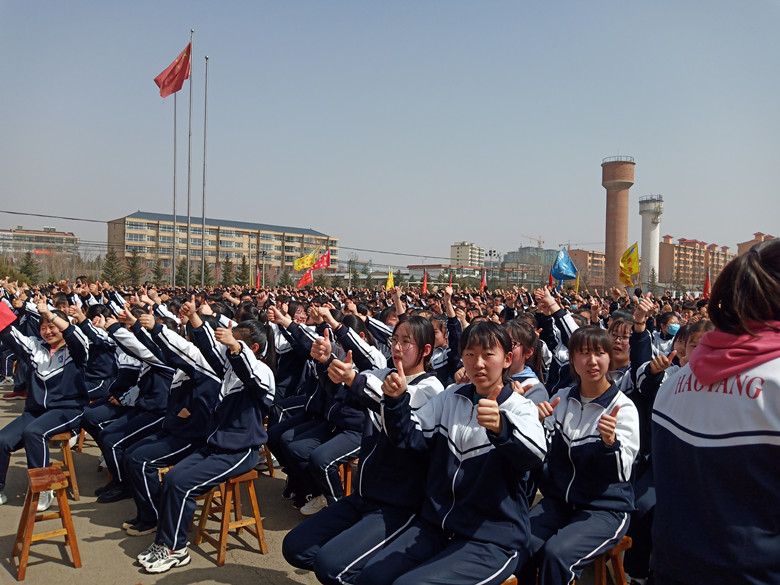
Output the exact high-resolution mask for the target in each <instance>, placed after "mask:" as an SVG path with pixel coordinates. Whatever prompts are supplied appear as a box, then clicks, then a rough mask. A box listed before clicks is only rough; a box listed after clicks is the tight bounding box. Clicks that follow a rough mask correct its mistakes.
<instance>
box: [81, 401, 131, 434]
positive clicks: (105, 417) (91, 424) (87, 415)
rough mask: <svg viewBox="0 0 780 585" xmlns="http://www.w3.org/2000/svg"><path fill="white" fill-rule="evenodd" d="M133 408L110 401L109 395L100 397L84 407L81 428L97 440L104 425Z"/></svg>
mask: <svg viewBox="0 0 780 585" xmlns="http://www.w3.org/2000/svg"><path fill="white" fill-rule="evenodd" d="M132 410H133V407H132V406H117V405H116V404H111V403H110V402H109V401H108V396H106V397H104V398H100V399H98V400H95V402H92V403H90V404H88V405H87V406H85V407H84V416H82V417H81V428H82V429H84V430H85V431H86V432H87V434H88V435H89V436H90V437H92V438H93V439H94V440H95V441H97V438H98V434H100V431H102V430H103V427H105V426H106V425H108V424H109V423H111V422H113V421H115V420H116V419H117V418H119V417H120V416H122V415H123V414H126V413H128V412H130V411H132Z"/></svg>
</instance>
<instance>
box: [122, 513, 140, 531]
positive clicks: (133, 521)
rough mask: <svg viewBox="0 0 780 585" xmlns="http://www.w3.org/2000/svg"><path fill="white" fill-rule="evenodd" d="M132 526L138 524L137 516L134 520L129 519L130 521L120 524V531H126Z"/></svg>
mask: <svg viewBox="0 0 780 585" xmlns="http://www.w3.org/2000/svg"><path fill="white" fill-rule="evenodd" d="M134 524H138V516H136V517H135V518H130V520H125V521H124V522H122V530H127V529H128V528H130V527H131V526H133V525H134Z"/></svg>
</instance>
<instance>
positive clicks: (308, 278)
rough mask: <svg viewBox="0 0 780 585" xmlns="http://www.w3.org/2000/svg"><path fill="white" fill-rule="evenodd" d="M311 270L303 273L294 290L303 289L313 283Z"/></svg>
mask: <svg viewBox="0 0 780 585" xmlns="http://www.w3.org/2000/svg"><path fill="white" fill-rule="evenodd" d="M312 270H313V269H312V268H309V269H308V270H307V271H306V272H304V273H303V276H301V279H300V280H299V281H298V284H296V285H295V288H303V287H304V286H306V285H307V284H311V283H313V282H314V277H313V276H312V274H311V272H312Z"/></svg>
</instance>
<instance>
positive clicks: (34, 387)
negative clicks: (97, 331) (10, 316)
mask: <svg viewBox="0 0 780 585" xmlns="http://www.w3.org/2000/svg"><path fill="white" fill-rule="evenodd" d="M0 336H1V337H2V340H3V343H4V344H5V346H6V347H8V348H10V349H12V350H13V351H14V353H15V354H16V356H17V358H18V359H19V361H20V362H23V361H24V362H27V363H29V365H30V375H29V377H28V380H27V400H26V401H25V405H24V412H23V413H22V414H21V415H20V416H19V417H18V418H16V419H15V420H14V421H12V422H11V423H9V424H8V425H7V426H6V427H5V428H3V429H2V430H0V489H2V487H3V486H5V478H6V475H7V473H8V464H9V462H10V459H11V453H12V452H13V451H15V450H17V449H19V448H21V447H24V448H25V451H26V454H27V467H28V468H30V469H32V468H36V467H46V466H47V465H48V464H49V446H48V438H49V437H51V436H52V435H55V434H57V433H62V432H65V431H71V430H74V429H78V428H79V424H80V421H81V414H82V412H83V410H84V406H85V405H86V404H87V389H86V386H85V385H84V368H85V367H86V364H87V359H88V352H89V349H88V341H87V338H86V337H85V336H84V334H83V333H82V332H81V330H79V329H78V328H76V327H74V326H73V325H70V326H69V327H68V328H67V329H65V330H64V331H63V332H62V336H63V338H64V339H65V345H63V346H62V347H60V348H59V349H58V350H57V351H55V352H54V353H52V352H51V350H50V348H49V346H48V344H46V343H45V342H43V341H42V340H41V339H40V338H38V337H34V336H27V335H23V334H22V333H21V331H19V329H17V328H16V326H15V325H10V326H8V327H6V328H5V329H3V331H2V332H0Z"/></svg>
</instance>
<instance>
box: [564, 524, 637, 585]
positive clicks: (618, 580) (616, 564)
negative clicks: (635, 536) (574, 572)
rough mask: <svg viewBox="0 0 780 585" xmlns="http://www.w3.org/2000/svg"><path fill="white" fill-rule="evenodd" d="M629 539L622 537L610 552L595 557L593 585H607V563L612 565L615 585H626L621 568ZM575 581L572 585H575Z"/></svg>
mask: <svg viewBox="0 0 780 585" xmlns="http://www.w3.org/2000/svg"><path fill="white" fill-rule="evenodd" d="M631 544H632V542H631V539H630V538H629V537H628V536H624V537H623V538H622V540H621V541H620V542H618V543H617V544H616V545H615V546H614V547H612V549H611V550H609V551H607V552H605V553H604V554H603V555H600V556H598V557H596V559H595V560H594V561H593V572H594V574H595V577H594V579H593V582H594V584H595V585H607V561H609V562H610V563H612V572H613V573H614V575H615V579H614V581H615V585H628V584H627V583H626V570H625V569H624V568H623V553H624V552H625V551H627V550H628V549H630V548H631ZM576 583H577V582H576V581H575V582H574V583H573V584H572V585H576Z"/></svg>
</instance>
